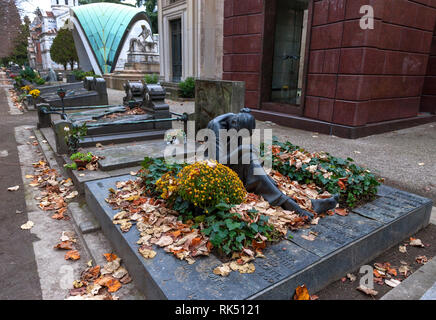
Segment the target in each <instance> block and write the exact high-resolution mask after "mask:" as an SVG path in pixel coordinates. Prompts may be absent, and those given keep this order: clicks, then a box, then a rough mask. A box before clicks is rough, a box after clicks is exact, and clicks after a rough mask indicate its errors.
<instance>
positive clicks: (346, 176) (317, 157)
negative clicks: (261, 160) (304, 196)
mask: <svg viewBox="0 0 436 320" xmlns="http://www.w3.org/2000/svg"><path fill="white" fill-rule="evenodd" d="M298 152H300V153H298ZM298 157H299V158H300V159H302V158H305V159H306V161H303V162H301V163H298ZM309 159H310V161H309ZM273 169H274V170H277V171H279V172H280V173H281V174H283V175H286V176H288V177H289V178H290V179H291V180H293V181H298V182H299V183H302V184H310V183H315V184H316V185H317V186H318V187H320V188H321V189H322V190H325V191H328V192H330V193H331V194H336V193H337V194H339V195H340V198H339V203H340V204H341V205H342V206H346V207H349V208H353V207H355V206H357V205H360V204H362V203H363V202H366V201H369V200H372V199H374V198H375V196H376V194H377V189H378V186H379V185H380V182H379V179H377V177H376V176H375V175H374V174H373V173H371V172H370V171H369V170H368V169H366V168H362V167H360V166H358V165H356V164H355V163H354V160H353V159H351V158H347V159H342V158H338V157H334V156H332V155H330V154H329V153H326V152H319V153H309V152H307V151H306V150H304V149H303V148H301V147H299V146H296V145H293V144H292V143H291V142H289V141H287V142H280V141H278V139H277V138H276V137H274V141H273Z"/></svg>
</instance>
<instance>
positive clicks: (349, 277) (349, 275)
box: [347, 273, 356, 282]
mask: <svg viewBox="0 0 436 320" xmlns="http://www.w3.org/2000/svg"><path fill="white" fill-rule="evenodd" d="M347 278H348V280H350V282H354V281H356V276H355V275H354V274H352V273H347Z"/></svg>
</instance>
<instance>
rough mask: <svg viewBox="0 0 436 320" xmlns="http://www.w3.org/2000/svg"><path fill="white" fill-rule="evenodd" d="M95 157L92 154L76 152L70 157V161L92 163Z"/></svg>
mask: <svg viewBox="0 0 436 320" xmlns="http://www.w3.org/2000/svg"><path fill="white" fill-rule="evenodd" d="M93 157H94V155H93V154H92V153H91V152H88V153H81V152H76V153H73V154H72V155H71V156H70V159H71V160H73V161H74V160H80V161H85V162H91V161H92V158H93Z"/></svg>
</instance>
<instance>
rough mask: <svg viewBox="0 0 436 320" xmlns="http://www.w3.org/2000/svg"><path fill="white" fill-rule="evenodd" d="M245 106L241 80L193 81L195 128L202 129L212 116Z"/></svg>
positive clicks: (243, 84)
mask: <svg viewBox="0 0 436 320" xmlns="http://www.w3.org/2000/svg"><path fill="white" fill-rule="evenodd" d="M244 106H245V83H244V82H243V81H222V80H202V79H197V80H196V81H195V130H196V131H198V130H200V129H204V128H206V127H207V124H208V123H209V121H210V120H212V119H213V118H215V117H217V116H219V115H221V114H224V113H228V112H233V113H238V112H239V110H241V109H242V108H244Z"/></svg>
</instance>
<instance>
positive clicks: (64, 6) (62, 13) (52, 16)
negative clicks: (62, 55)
mask: <svg viewBox="0 0 436 320" xmlns="http://www.w3.org/2000/svg"><path fill="white" fill-rule="evenodd" d="M78 5H79V4H78V0H52V1H51V11H41V10H40V9H37V11H36V12H35V13H36V16H35V19H34V20H33V21H32V23H31V24H30V37H29V46H28V56H29V64H30V66H31V67H32V68H34V69H38V70H49V69H50V68H52V69H54V70H63V69H64V67H63V66H62V65H59V64H57V63H55V62H54V61H53V60H52V59H51V57H50V48H51V45H52V43H53V40H54V38H55V37H56V35H57V31H58V30H59V29H60V28H62V27H63V26H64V25H65V23H66V21H67V20H68V18H69V17H70V8H71V7H75V6H78Z"/></svg>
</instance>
